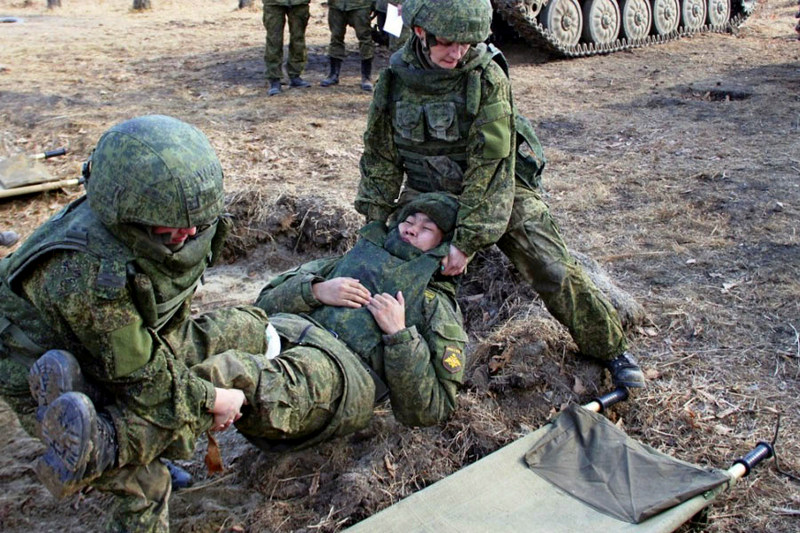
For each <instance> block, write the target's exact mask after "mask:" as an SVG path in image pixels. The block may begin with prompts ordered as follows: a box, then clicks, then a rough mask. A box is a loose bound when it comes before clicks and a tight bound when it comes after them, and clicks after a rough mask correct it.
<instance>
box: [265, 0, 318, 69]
mask: <svg viewBox="0 0 800 533" xmlns="http://www.w3.org/2000/svg"><path fill="white" fill-rule="evenodd" d="M309 2H310V0H263V4H264V11H263V15H262V22H263V23H264V29H265V30H267V45H266V48H265V50H264V63H266V65H267V79H270V80H279V79H281V78H282V77H283V73H282V71H281V65H282V64H283V27H284V23H285V22H286V21H288V22H289V58H288V61H287V62H286V73H287V74H288V75H289V78H298V77H300V75H301V74H302V73H303V71H304V70H305V68H306V62H307V61H308V49H307V48H306V26H307V25H308V18H309Z"/></svg>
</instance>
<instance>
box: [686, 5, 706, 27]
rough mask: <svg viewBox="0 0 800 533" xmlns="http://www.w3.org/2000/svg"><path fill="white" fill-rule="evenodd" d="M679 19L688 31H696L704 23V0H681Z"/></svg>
mask: <svg viewBox="0 0 800 533" xmlns="http://www.w3.org/2000/svg"><path fill="white" fill-rule="evenodd" d="M681 21H682V22H683V27H684V28H685V29H687V30H689V31H697V30H699V29H700V28H702V27H703V24H705V23H706V0H683V1H682V2H681Z"/></svg>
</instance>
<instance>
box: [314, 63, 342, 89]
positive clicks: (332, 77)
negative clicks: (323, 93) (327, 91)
mask: <svg viewBox="0 0 800 533" xmlns="http://www.w3.org/2000/svg"><path fill="white" fill-rule="evenodd" d="M330 60H331V71H330V74H328V77H327V78H325V79H324V80H322V81H321V82H319V84H320V85H321V86H322V87H330V86H331V85H336V84H338V83H339V71H341V70H342V60H341V59H337V58H335V57H331V58H330Z"/></svg>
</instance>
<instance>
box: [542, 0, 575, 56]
mask: <svg viewBox="0 0 800 533" xmlns="http://www.w3.org/2000/svg"><path fill="white" fill-rule="evenodd" d="M539 21H540V22H541V23H542V25H543V26H544V27H545V28H547V29H548V30H550V33H552V34H553V36H554V37H555V38H556V40H558V42H559V43H560V44H564V45H568V46H572V45H576V44H578V41H579V40H580V38H581V31H582V30H583V15H582V14H581V5H580V4H579V3H578V0H550V1H549V2H548V3H547V5H546V6H544V9H542V12H541V13H540V14H539Z"/></svg>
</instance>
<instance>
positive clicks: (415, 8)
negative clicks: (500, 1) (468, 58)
mask: <svg viewBox="0 0 800 533" xmlns="http://www.w3.org/2000/svg"><path fill="white" fill-rule="evenodd" d="M402 16H403V23H404V24H405V25H406V26H409V27H411V28H413V27H414V26H419V27H420V28H422V29H424V30H425V31H426V32H429V33H432V34H434V35H436V36H437V37H440V38H442V39H444V40H447V41H451V42H454V43H472V44H477V43H480V42H483V41H485V40H486V39H487V38H488V37H489V31H490V29H491V23H492V6H491V4H490V3H489V2H488V0H405V2H404V3H403V11H402Z"/></svg>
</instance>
